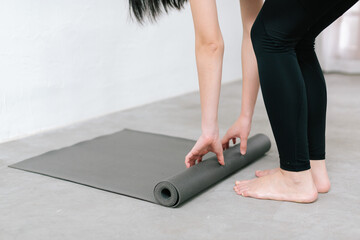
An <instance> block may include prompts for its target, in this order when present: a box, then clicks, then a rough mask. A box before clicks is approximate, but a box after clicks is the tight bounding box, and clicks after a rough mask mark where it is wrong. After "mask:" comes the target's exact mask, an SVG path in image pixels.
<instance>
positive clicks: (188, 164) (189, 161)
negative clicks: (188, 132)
mask: <svg viewBox="0 0 360 240" xmlns="http://www.w3.org/2000/svg"><path fill="white" fill-rule="evenodd" d="M197 158H198V157H197V156H196V155H194V154H193V152H189V153H188V154H187V155H186V157H185V165H186V167H187V168H189V167H191V166H192V165H194V161H195V160H196V159H197Z"/></svg>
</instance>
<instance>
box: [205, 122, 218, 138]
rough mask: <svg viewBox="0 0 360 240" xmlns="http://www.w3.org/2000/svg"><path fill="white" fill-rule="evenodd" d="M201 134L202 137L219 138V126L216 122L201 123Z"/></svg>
mask: <svg viewBox="0 0 360 240" xmlns="http://www.w3.org/2000/svg"><path fill="white" fill-rule="evenodd" d="M201 133H202V135H203V136H209V137H214V136H219V126H218V123H217V122H213V123H211V124H210V123H208V124H207V123H203V124H202V125H201Z"/></svg>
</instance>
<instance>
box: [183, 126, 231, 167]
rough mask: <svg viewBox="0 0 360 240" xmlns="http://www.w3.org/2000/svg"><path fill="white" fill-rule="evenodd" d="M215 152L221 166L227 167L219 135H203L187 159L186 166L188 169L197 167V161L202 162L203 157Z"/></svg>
mask: <svg viewBox="0 0 360 240" xmlns="http://www.w3.org/2000/svg"><path fill="white" fill-rule="evenodd" d="M208 152H213V153H215V154H216V156H217V158H218V161H219V163H220V164H221V165H225V161H224V155H223V149H222V146H221V142H220V139H219V134H218V133H217V134H202V135H201V136H200V137H199V139H198V140H197V142H196V143H195V145H194V147H193V148H192V149H191V151H190V152H189V153H188V154H187V155H186V157H185V165H186V167H187V168H189V167H191V166H193V165H195V163H196V161H197V162H198V163H199V162H201V161H202V158H203V156H204V155H205V154H206V153H208Z"/></svg>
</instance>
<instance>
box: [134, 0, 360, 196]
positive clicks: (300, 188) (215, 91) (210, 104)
mask: <svg viewBox="0 0 360 240" xmlns="http://www.w3.org/2000/svg"><path fill="white" fill-rule="evenodd" d="M357 1H358V0H326V1H325V0H316V1H313V0H266V1H265V3H264V5H263V6H262V0H240V6H241V15H242V21H243V29H244V33H243V42H242V64H243V65H242V68H243V90H242V105H241V113H240V116H239V118H238V119H237V120H236V121H235V123H234V124H233V125H232V126H231V128H230V129H229V130H228V131H227V133H226V134H225V136H224V137H223V138H222V139H221V140H220V137H219V129H218V123H217V119H218V118H217V110H218V102H219V94H220V83H221V74H222V60H223V53H224V42H223V39H222V35H221V31H220V28H219V23H218V18H217V10H216V1H215V0H190V5H191V11H192V16H193V21H194V28H195V45H196V48H195V49H196V50H195V54H196V64H197V70H198V78H199V86H200V101H201V113H202V120H201V126H202V135H201V136H200V137H199V139H198V141H197V142H196V144H195V145H194V147H193V148H192V150H191V151H190V152H189V153H188V154H187V156H186V157H185V164H186V166H187V167H191V166H193V165H194V164H196V162H201V161H202V157H203V156H204V155H205V154H206V153H208V152H209V151H211V152H214V153H215V154H216V155H217V157H218V161H219V163H220V164H222V165H224V164H225V162H224V157H223V150H224V149H227V148H228V147H229V141H233V143H235V142H236V138H240V140H241V141H240V144H241V146H240V151H241V153H242V154H245V153H246V147H247V146H246V144H247V138H248V136H249V133H250V129H251V119H252V115H253V111H254V106H255V102H256V98H257V92H258V88H259V83H260V86H261V90H262V94H263V99H264V103H265V107H266V111H267V114H268V117H269V121H270V124H271V128H272V131H273V133H274V137H275V141H276V145H277V148H278V151H279V158H280V167H279V168H275V169H270V170H264V171H256V173H255V174H256V176H257V178H255V179H252V180H246V181H236V182H235V186H234V190H235V192H236V193H237V194H239V195H242V196H245V197H254V198H259V199H272V200H281V201H292V202H302V203H310V202H314V201H315V200H316V199H317V196H318V192H320V193H325V192H328V191H329V189H330V181H329V178H328V174H327V170H326V166H325V123H326V85H325V79H324V76H323V74H322V71H321V68H320V65H319V62H318V60H317V57H316V54H315V51H314V41H315V38H316V36H317V35H318V34H319V33H320V32H321V31H322V30H323V29H325V28H326V27H327V26H329V25H330V24H331V23H332V22H333V21H335V20H336V19H337V18H338V17H340V16H341V15H342V14H343V13H344V12H346V11H347V10H348V9H349V8H350V7H351V6H353V5H354V4H355V3H356V2H357ZM159 2H160V1H156V0H153V1H149V0H142V1H140V0H138V1H135V0H130V8H132V10H133V12H134V13H135V16H136V18H137V20H139V22H141V21H142V19H143V18H144V16H145V15H144V14H146V13H148V14H149V16H150V19H153V20H154V19H156V17H157V16H158V15H159V14H160V13H161V10H160V6H161V4H160V3H159ZM185 2H186V0H177V1H176V0H172V1H168V2H164V1H162V3H165V10H166V11H167V7H174V8H177V9H181V8H182V7H183V4H184V3H185ZM259 11H260V12H259ZM255 19H256V20H255ZM253 49H254V50H253ZM254 53H255V54H254ZM258 76H259V78H258ZM259 80H260V81H259Z"/></svg>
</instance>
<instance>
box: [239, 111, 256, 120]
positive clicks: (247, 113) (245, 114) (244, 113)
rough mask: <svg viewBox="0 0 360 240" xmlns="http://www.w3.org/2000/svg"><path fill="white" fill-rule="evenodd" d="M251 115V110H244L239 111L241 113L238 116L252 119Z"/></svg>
mask: <svg viewBox="0 0 360 240" xmlns="http://www.w3.org/2000/svg"><path fill="white" fill-rule="evenodd" d="M252 116H253V112H250V111H248V112H246V111H241V113H240V116H239V118H246V119H250V120H251V119H252Z"/></svg>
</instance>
